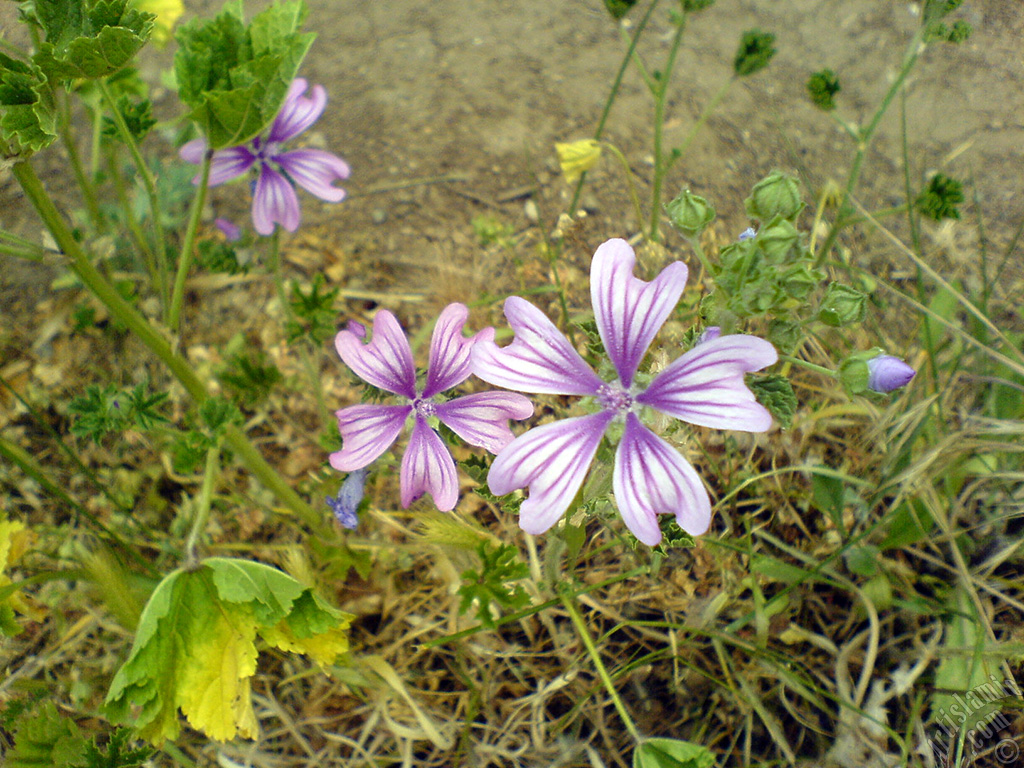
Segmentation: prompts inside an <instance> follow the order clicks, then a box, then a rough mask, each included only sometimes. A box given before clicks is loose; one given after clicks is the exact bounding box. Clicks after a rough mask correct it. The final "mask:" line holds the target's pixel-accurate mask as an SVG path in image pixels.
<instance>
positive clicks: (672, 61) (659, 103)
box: [648, 13, 686, 243]
mask: <svg viewBox="0 0 1024 768" xmlns="http://www.w3.org/2000/svg"><path fill="white" fill-rule="evenodd" d="M684 32H686V14H685V13H683V14H682V16H681V17H680V19H679V21H678V22H677V24H676V33H675V34H674V35H673V36H672V46H671V47H670V48H669V50H668V56H667V57H666V59H665V66H664V67H663V68H662V70H661V75H660V76H659V77H658V91H657V93H655V94H654V184H653V187H652V189H651V224H650V231H649V233H648V239H649V240H650V241H651V242H652V243H656V242H658V238H659V236H660V233H659V231H658V223H659V221H660V220H661V190H662V186H663V185H664V183H665V172H666V171H667V170H668V166H669V165H670V163H669V162H668V159H667V158H666V157H665V153H664V151H663V150H662V141H663V138H664V132H665V107H666V105H667V102H668V84H669V82H670V81H671V80H672V69H673V68H674V67H675V65H676V56H677V55H678V54H679V46H680V45H681V44H682V42H683V33H684Z"/></svg>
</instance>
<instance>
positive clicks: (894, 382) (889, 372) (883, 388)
mask: <svg viewBox="0 0 1024 768" xmlns="http://www.w3.org/2000/svg"><path fill="white" fill-rule="evenodd" d="M867 365H868V389H870V390H873V391H875V392H883V393H884V392H892V391H893V390H894V389H899V388H900V387H905V386H906V385H907V384H909V383H910V380H911V379H912V378H914V375H915V374H916V373H917V371H915V370H914V369H913V368H911V367H910V366H909V365H907V364H906V363H904V362H903V361H902V360H900V359H899V358H898V357H893V356H892V355H878V356H877V357H873V358H871V359H870V360H868V363H867Z"/></svg>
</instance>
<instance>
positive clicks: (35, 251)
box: [0, 243, 46, 262]
mask: <svg viewBox="0 0 1024 768" xmlns="http://www.w3.org/2000/svg"><path fill="white" fill-rule="evenodd" d="M0 254H3V255H4V256H13V257H14V258H16V259H25V260H27V261H37V262H38V261H42V260H43V256H45V255H46V249H45V248H43V247H42V246H39V245H36V246H17V245H4V244H3V243H0Z"/></svg>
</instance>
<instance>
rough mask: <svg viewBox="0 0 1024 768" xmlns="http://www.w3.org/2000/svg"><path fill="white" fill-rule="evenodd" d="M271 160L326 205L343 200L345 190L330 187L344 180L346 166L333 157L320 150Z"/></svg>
mask: <svg viewBox="0 0 1024 768" xmlns="http://www.w3.org/2000/svg"><path fill="white" fill-rule="evenodd" d="M273 159H274V161H275V162H277V163H278V164H280V166H281V168H282V169H284V171H285V173H287V174H288V175H289V176H290V177H291V178H292V180H293V181H294V182H295V183H296V184H298V185H299V186H300V187H302V188H303V189H304V190H306V191H307V192H309V193H310V194H313V195H316V196H317V197H319V198H320V199H321V200H326V201H327V202H329V203H337V202H341V201H342V200H344V199H345V195H346V194H347V193H346V192H345V190H344V189H341V188H340V187H335V186H332V185H333V184H334V182H335V181H338V180H339V179H347V178H348V174H349V167H348V163H346V162H345V161H344V160H342V159H341V158H340V157H338V156H337V155H333V154H331V153H330V152H325V151H324V150H322V149H295V150H292V151H291V152H282V153H280V154H277V155H274V158H273Z"/></svg>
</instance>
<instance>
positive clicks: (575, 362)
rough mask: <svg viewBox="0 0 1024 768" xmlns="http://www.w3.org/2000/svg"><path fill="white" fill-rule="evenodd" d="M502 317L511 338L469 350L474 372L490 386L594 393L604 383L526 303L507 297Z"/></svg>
mask: <svg viewBox="0 0 1024 768" xmlns="http://www.w3.org/2000/svg"><path fill="white" fill-rule="evenodd" d="M505 317H506V318H507V319H508V322H509V325H511V326H512V330H514V331H515V334H516V336H515V340H514V341H513V342H512V343H511V344H509V345H508V346H507V347H501V348H499V347H498V346H497V345H496V344H495V343H494V342H493V341H491V340H490V339H486V338H484V339H480V341H478V342H477V343H476V344H475V345H474V346H473V355H472V368H473V373H475V374H476V375H477V376H479V377H480V378H481V379H483V380H484V381H486V382H488V383H489V384H494V385H495V386H499V387H505V388H506V389H514V390H517V391H519V392H534V393H537V394H541V393H543V394H553V395H593V394H595V393H596V392H597V390H598V388H599V387H600V386H601V385H602V384H603V383H604V382H602V381H601V379H600V378H598V376H597V374H596V373H594V372H593V371H592V370H591V369H590V366H588V365H587V364H586V363H585V362H584V361H583V358H581V357H580V356H579V354H578V353H577V352H576V350H575V349H573V348H572V345H571V344H569V340H568V339H566V338H565V336H563V335H562V333H561V331H559V330H558V328H556V327H555V324H554V323H552V322H551V321H550V320H548V318H547V316H546V315H545V314H544V313H543V312H541V311H540V310H539V309H537V308H536V307H535V306H533V305H532V304H530V302H528V301H526V300H524V299H521V298H519V297H518V296H511V297H509V298H508V299H507V300H506V301H505Z"/></svg>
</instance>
